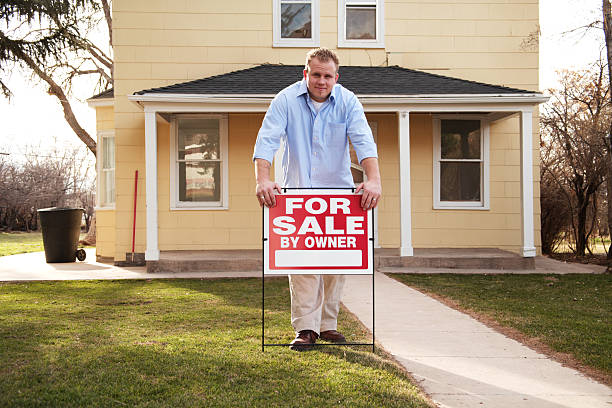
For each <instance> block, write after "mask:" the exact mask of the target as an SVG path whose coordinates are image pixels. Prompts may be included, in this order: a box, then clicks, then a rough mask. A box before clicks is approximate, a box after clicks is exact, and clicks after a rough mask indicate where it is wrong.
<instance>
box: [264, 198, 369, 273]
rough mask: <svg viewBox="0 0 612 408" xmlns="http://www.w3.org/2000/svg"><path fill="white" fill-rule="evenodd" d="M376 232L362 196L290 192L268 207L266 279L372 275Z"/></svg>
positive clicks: (266, 220)
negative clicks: (277, 277) (327, 275)
mask: <svg viewBox="0 0 612 408" xmlns="http://www.w3.org/2000/svg"><path fill="white" fill-rule="evenodd" d="M372 230H373V229H372V211H371V210H370V211H364V210H363V209H362V208H361V195H360V194H353V193H347V190H288V191H287V193H286V194H282V195H277V196H276V206H275V207H273V208H267V207H264V225H263V233H264V238H267V239H264V274H267V275H275V274H278V275H280V274H283V275H284V274H317V275H319V274H360V275H368V274H372V273H373V268H372V263H373V259H372V255H373V254H372V246H373V235H372Z"/></svg>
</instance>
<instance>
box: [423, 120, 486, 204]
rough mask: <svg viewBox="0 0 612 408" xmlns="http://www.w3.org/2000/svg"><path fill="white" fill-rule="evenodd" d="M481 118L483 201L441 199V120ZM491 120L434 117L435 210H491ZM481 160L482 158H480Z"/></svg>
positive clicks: (481, 181)
mask: <svg viewBox="0 0 612 408" xmlns="http://www.w3.org/2000/svg"><path fill="white" fill-rule="evenodd" d="M442 119H457V120H462V119H463V120H480V129H481V132H482V133H481V134H482V137H481V138H480V149H481V152H482V170H481V173H480V183H481V184H480V185H481V201H480V202H474V201H440V155H441V137H442V135H441V120H442ZM489 127H490V126H489V122H488V121H487V120H486V119H485V118H484V117H482V116H480V115H436V116H434V117H433V163H434V165H433V193H434V194H433V195H434V203H433V204H434V205H433V207H434V209H435V210H489V209H490V200H489V167H490V162H489V133H490V132H489ZM478 161H480V160H478Z"/></svg>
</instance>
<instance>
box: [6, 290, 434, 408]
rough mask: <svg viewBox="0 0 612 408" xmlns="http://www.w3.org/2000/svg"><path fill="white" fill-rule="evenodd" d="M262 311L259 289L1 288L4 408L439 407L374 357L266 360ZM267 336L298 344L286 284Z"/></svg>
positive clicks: (352, 326) (271, 302)
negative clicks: (290, 322) (11, 407)
mask: <svg viewBox="0 0 612 408" xmlns="http://www.w3.org/2000/svg"><path fill="white" fill-rule="evenodd" d="M260 303H261V281H260V280H259V279H242V280H236V279H234V280H231V279H220V280H152V281H69V282H47V283H40V282H34V283H0V390H2V392H0V406H45V407H47V406H57V407H71V406H73V407H80V406H101V407H104V406H109V407H110V406H113V407H116V406H147V407H165V406H171V407H178V406H180V407H183V406H207V407H272V406H278V407H293V406H295V407H298V406H300V407H319V406H323V407H325V406H341V407H368V408H370V407H429V406H430V405H428V402H427V401H426V399H425V398H424V397H423V396H422V395H421V394H420V393H419V391H418V389H417V388H415V387H414V386H413V385H412V384H411V383H410V382H409V380H408V378H407V377H406V376H405V375H404V374H403V372H402V371H401V370H400V369H399V368H398V367H397V366H396V365H395V364H394V363H392V362H390V361H389V360H387V359H386V358H385V356H384V355H382V354H376V355H375V354H372V353H371V352H370V351H368V350H369V347H361V348H359V347H353V348H351V347H326V348H319V349H317V350H315V351H309V352H302V353H298V352H294V351H290V350H288V349H287V348H286V347H270V348H266V351H265V352H262V351H261V347H260V345H261V337H260V336H261V320H260V318H261V309H260ZM339 321H340V322H341V324H342V327H341V330H343V331H344V332H345V334H348V336H347V337H348V339H349V340H350V341H366V342H367V341H368V340H369V337H368V336H369V335H368V334H367V333H366V332H365V331H364V330H363V329H362V328H361V326H360V325H359V324H358V322H357V321H355V320H352V318H351V317H350V316H349V315H348V314H347V313H344V312H342V313H341V316H340V318H339ZM266 326H267V327H266V340H267V341H269V342H277V341H278V342H289V341H290V340H291V339H292V337H293V335H292V334H293V333H292V329H291V326H290V324H289V291H288V284H287V280H286V279H266Z"/></svg>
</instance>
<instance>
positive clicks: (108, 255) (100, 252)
mask: <svg viewBox="0 0 612 408" xmlns="http://www.w3.org/2000/svg"><path fill="white" fill-rule="evenodd" d="M114 237H115V211H113V210H96V257H97V258H103V259H105V260H112V259H113V258H114V257H115V239H114Z"/></svg>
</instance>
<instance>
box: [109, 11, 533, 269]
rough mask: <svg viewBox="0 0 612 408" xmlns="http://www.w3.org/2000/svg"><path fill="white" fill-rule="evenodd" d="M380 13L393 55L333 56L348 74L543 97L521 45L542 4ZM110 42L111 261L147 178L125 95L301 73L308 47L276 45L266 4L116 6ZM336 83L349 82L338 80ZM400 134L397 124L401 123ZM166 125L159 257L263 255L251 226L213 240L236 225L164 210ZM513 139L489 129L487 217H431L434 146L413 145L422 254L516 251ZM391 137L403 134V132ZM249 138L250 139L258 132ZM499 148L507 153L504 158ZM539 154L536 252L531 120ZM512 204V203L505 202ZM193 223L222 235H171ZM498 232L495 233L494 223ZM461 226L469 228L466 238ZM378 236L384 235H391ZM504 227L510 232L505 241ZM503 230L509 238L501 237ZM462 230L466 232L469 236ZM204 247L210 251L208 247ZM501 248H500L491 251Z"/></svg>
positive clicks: (333, 21) (388, 165)
mask: <svg viewBox="0 0 612 408" xmlns="http://www.w3.org/2000/svg"><path fill="white" fill-rule="evenodd" d="M320 4H321V7H320V9H321V20H320V22H321V45H322V46H327V47H330V48H334V49H335V48H336V44H337V2H336V1H335V0H321V3H320ZM384 7H385V17H386V19H385V20H386V22H385V32H386V35H385V46H386V48H385V49H367V50H366V49H346V48H345V49H336V50H337V52H338V54H339V56H340V59H341V64H344V65H373V66H378V65H384V64H389V65H401V66H404V67H408V68H413V69H418V70H423V71H427V72H431V73H436V74H441V75H447V76H452V77H457V78H463V79H468V80H477V81H481V82H487V83H491V84H499V85H505V86H511V87H517V88H522V89H526V90H533V91H537V90H538V50H537V47H532V48H529V47H526V46H525V45H524V44H527V40H528V37H529V35H530V34H531V33H534V32H536V30H537V24H538V1H537V0H521V1H520V2H519V1H507V0H488V1H487V0H479V1H469V2H468V1H467V0H437V1H435V2H433V1H417V0H412V1H410V0H395V1H394V0H387V1H385V6H384ZM113 43H114V57H115V84H114V89H115V111H114V120H115V128H116V148H117V153H116V192H117V204H116V211H115V214H116V225H117V228H116V230H115V237H114V240H115V260H123V259H124V257H125V252H127V251H128V250H129V248H130V242H131V222H132V205H133V202H132V195H133V174H134V170H136V169H138V170H140V174H141V177H143V179H144V169H145V165H144V114H143V111H142V108H141V107H139V106H137V105H136V104H134V103H132V102H129V101H128V100H127V95H130V94H132V93H133V92H135V91H139V90H142V89H147V88H152V87H159V86H164V85H169V84H173V83H178V82H184V81H188V80H193V79H197V78H202V77H207V76H211V75H217V74H222V73H225V72H229V71H232V70H236V69H243V68H248V67H252V66H254V65H258V64H262V63H283V64H302V63H303V62H304V55H305V53H306V51H307V49H305V48H273V47H272V1H271V0H265V1H264V0H261V1H250V0H236V1H228V2H209V1H206V2H204V1H201V2H186V1H175V2H168V1H166V0H147V1H145V0H115V1H114V2H113ZM340 73H341V74H342V71H340ZM425 116H426V115H425ZM411 117H412V116H411ZM249 120H251V119H249ZM414 120H415V123H414V124H412V125H411V130H412V126H416V128H415V132H416V131H417V130H418V131H420V132H423V133H424V134H427V126H431V125H430V123H431V121H427V120H425V119H423V120H421V118H420V117H416V116H415V119H414ZM241 122H242V118H241V119H235V120H232V119H231V120H230V139H231V140H230V146H229V149H230V153H229V154H230V194H231V195H232V196H231V198H230V209H231V211H232V213H233V212H235V213H236V214H237V217H236V219H240V218H241V217H245V218H246V219H245V221H247V225H251V224H249V223H248V221H249V216H248V214H249V211H250V210H246V209H244V208H243V207H242V205H243V201H244V200H242V199H241V198H237V197H240V196H241V194H238V193H237V192H235V191H234V189H238V190H242V189H246V190H245V191H252V187H251V186H250V185H249V183H251V184H252V183H253V181H252V180H249V178H251V177H252V169H251V163H250V154H251V146H252V143H251V142H252V140H254V139H248V142H246V139H245V143H244V145H242V144H240V143H237V142H238V140H239V139H235V136H234V135H232V130H231V129H232V128H233V129H234V130H235V131H236V132H237V133H238V134H240V132H241V130H240V129H241V127H242V129H243V128H244V124H243V123H241ZM385 123H386V122H385ZM389 123H391V122H389ZM394 124H395V126H396V121H394ZM165 126H166V125H161V124H160V128H159V152H158V157H159V174H158V180H159V186H160V202H159V204H160V205H159V219H160V234H159V236H160V249H162V250H164V249H178V248H176V246H177V245H178V246H180V248H187V247H189V248H192V249H196V248H209V247H210V248H212V247H219V246H223V245H224V244H223V242H222V241H224V240H227V241H228V242H230V243H231V244H230V246H240V247H254V246H256V245H259V242H257V236H258V233H257V232H256V230H255V228H258V227H255V226H252V227H249V228H246V229H245V228H242V225H245V224H240V227H239V226H231V225H228V227H227V229H226V232H222V233H218V232H217V231H219V230H218V227H219V226H220V223H221V222H222V220H223V219H224V217H225V218H226V221H227V222H229V223H233V222H234V217H231V216H229V215H224V213H223V212H219V211H217V212H212V211H208V212H206V211H199V212H197V213H196V212H189V211H181V212H170V211H169V209H168V208H169V207H168V200H169V197H168V194H169V193H168V191H169V190H168V189H167V187H166V186H167V184H168V177H169V174H168V161H169V160H168V140H169V139H168V137H169V136H168V134H169V130H168V129H166V127H165ZM253 126H254V124H253V123H251V124H250V125H249V129H250V131H252V128H253ZM254 127H257V126H254ZM391 127H393V126H391ZM518 129H519V128H518V121H516V120H515V119H510V120H506V121H503V122H501V123H500V124H498V125H496V126H494V127H493V128H492V132H491V141H492V143H491V149H492V151H491V153H492V156H494V155H496V159H495V165H494V166H492V168H491V193H492V194H491V211H489V212H485V211H467V210H464V211H448V210H447V211H433V210H432V200H431V199H429V198H428V197H427V194H430V195H431V189H432V186H431V180H430V184H429V185H426V183H427V177H429V178H431V173H432V170H431V167H430V166H429V167H428V164H427V161H431V160H432V159H431V154H429V153H427V154H423V155H422V156H421V155H419V154H418V152H419V151H420V150H422V151H423V152H426V151H427V149H431V147H428V146H429V144H428V143H431V140H429V141H427V140H426V139H425V138H423V139H418V140H417V139H413V140H414V141H413V143H415V147H414V149H415V150H414V151H413V153H412V155H411V156H412V158H413V159H416V160H413V165H412V174H413V181H412V182H413V183H414V185H413V187H412V188H413V227H414V231H413V238H414V246H415V247H419V246H428V247H431V246H438V247H440V246H462V245H469V246H500V247H502V248H508V249H512V250H518V248H519V246H520V217H519V215H518V214H520V201H519V198H518V188H517V185H518V184H517V183H518V180H519V173H520V172H519V171H518V167H517V165H518V163H519V159H520V158H519V155H518V153H517V151H516V150H517V149H518V139H519V133H518ZM250 131H249V132H250ZM393 131H394V132H396V129H394V130H393ZM379 132H380V131H379ZM429 134H431V133H429ZM387 135H389V136H387ZM391 135H392V133H391V131H389V132H387V133H385V136H383V140H381V168H382V170H383V177H385V181H384V183H385V184H384V186H383V187H384V189H385V198H384V203H381V206H382V207H381V212H380V217H381V218H380V220H379V223H380V226H381V235H380V237H379V238H380V242H381V245H384V246H395V247H396V246H398V245H399V229H398V225H399V223H398V222H397V220H398V219H399V215H398V214H399V201H398V200H397V199H396V198H394V197H397V196H398V195H399V191H398V190H399V186H398V185H397V180H398V179H397V177H398V176H397V174H398V172H397V171H396V170H397V169H396V167H397V160H398V159H397V157H396V156H393V154H392V152H393V151H394V150H395V151H396V150H397V146H396V145H394V139H395V140H396V139H397V137H393V136H391ZM250 137H251V138H254V134H251V135H250ZM421 144H422V145H421ZM504 146H506V147H508V148H509V149H510V150H508V151H507V150H505V148H504ZM515 148H516V149H515ZM533 148H534V158H535V160H534V178H535V180H536V181H535V183H534V193H535V197H534V206H535V214H534V215H535V217H534V218H535V220H536V225H535V237H536V245H537V246H538V251H539V213H540V211H539V180H538V177H539V172H538V171H537V169H538V166H539V156H538V148H539V140H538V127H537V120H536V119H534V144H533ZM241 155H242V156H241ZM502 156H503V159H502V158H501V157H502ZM421 160H423V161H422V162H421ZM429 164H431V163H429ZM492 164H493V157H492ZM232 166H237V167H232ZM238 169H239V171H237V170H238ZM392 180H396V181H395V182H393V181H392ZM249 189H250V190H249ZM502 189H503V193H502V192H501V191H502ZM139 190H140V191H139V197H138V215H137V220H138V222H137V230H138V231H137V239H136V251H138V252H144V249H145V234H144V221H145V212H144V209H145V207H144V188H141V189H139ZM494 194H495V195H494ZM247 195H248V194H247ZM513 195H516V197H511V199H510V200H506V199H505V198H508V196H513ZM245 197H246V196H245ZM249 199H250V198H249ZM383 212H385V213H383ZM394 214H397V215H394ZM417 214H418V216H417ZM425 215H427V216H425ZM191 222H194V223H196V222H197V223H200V224H201V227H208V226H210V225H212V226H213V227H214V229H213V231H214V233H213V234H211V235H214V236H215V237H205V238H204V237H202V238H199V240H195V239H194V238H193V237H192V238H188V237H189V236H191V234H187V236H183V235H182V234H178V233H177V232H176V228H175V227H174V226H176V225H184V226H186V227H187V228H189V227H190V226H192V225H194V224H192V223H191ZM491 222H492V223H493V224H489V223H491ZM517 223H518V226H517ZM473 225H493V226H492V228H491V229H487V230H483V231H486V232H482V231H480V229H475V228H473V227H472V226H473ZM221 227H223V225H221ZM464 227H465V228H470V227H471V229H469V231H468V230H465V228H464ZM383 228H386V229H384V232H383V231H382V229H383ZM479 228H480V227H479ZM483 228H484V227H483ZM507 228H509V229H510V232H508V231H506V229H507ZM516 228H518V229H516ZM449 229H451V230H453V231H456V235H453V233H450V234H449V233H448V230H449ZM502 230H503V234H500V231H502ZM232 231H233V232H232ZM463 231H468V232H466V233H465V234H463ZM517 231H518V232H517ZM173 234H175V236H173ZM200 235H201V230H200ZM171 237H173V239H171ZM447 238H448V239H447ZM459 238H461V239H459ZM463 238H465V239H463ZM205 240H210V241H209V242H204V241H205ZM251 240H254V241H251ZM251 242H252V243H251ZM495 242H497V243H500V245H494V243H495ZM174 243H177V244H176V245H175V244H174ZM239 243H240V244H239Z"/></svg>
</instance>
